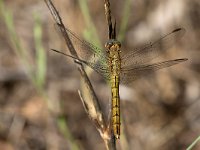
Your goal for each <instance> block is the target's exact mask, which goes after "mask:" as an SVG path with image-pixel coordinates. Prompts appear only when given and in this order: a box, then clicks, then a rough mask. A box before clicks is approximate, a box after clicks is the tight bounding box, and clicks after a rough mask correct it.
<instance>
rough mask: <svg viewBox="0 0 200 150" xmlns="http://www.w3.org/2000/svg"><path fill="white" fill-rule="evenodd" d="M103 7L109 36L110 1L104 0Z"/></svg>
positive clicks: (110, 32) (110, 31)
mask: <svg viewBox="0 0 200 150" xmlns="http://www.w3.org/2000/svg"><path fill="white" fill-rule="evenodd" d="M104 8H105V15H106V20H107V24H108V32H109V38H110V37H111V34H112V18H111V10H110V2H109V0H104Z"/></svg>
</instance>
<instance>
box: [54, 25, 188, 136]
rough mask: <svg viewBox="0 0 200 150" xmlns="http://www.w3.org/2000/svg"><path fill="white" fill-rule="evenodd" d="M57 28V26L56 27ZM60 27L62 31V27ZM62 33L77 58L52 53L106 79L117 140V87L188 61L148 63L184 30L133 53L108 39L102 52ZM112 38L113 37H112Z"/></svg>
mask: <svg viewBox="0 0 200 150" xmlns="http://www.w3.org/2000/svg"><path fill="white" fill-rule="evenodd" d="M57 25H58V26H59V24H57ZM59 27H60V28H62V26H59ZM65 30H66V31H67V33H68V35H69V38H70V39H71V41H72V43H73V45H74V47H75V49H76V50H77V52H78V57H79V58H77V57H75V56H73V55H68V54H66V53H63V52H61V51H58V50H55V49H52V50H53V51H55V52H58V53H60V54H63V55H65V56H68V57H71V58H73V59H75V60H76V61H77V62H79V63H82V64H84V65H87V66H89V67H90V68H92V69H93V70H95V71H96V72H97V73H99V74H101V75H102V76H103V77H104V79H105V80H107V81H109V83H110V86H111V95H112V105H111V106H112V129H113V133H114V136H115V138H117V139H118V138H119V137H120V96H119V84H128V83H131V82H132V81H134V80H136V79H137V78H139V77H141V76H145V75H148V74H150V73H152V72H154V71H156V70H159V69H163V68H166V67H170V66H173V65H175V64H178V63H181V62H184V61H186V60H187V58H181V59H174V60H168V61H163V62H158V63H151V64H148V63H147V62H149V61H151V60H152V59H153V58H155V57H157V56H158V55H160V54H161V53H163V52H165V51H166V50H167V49H169V48H170V47H171V46H173V45H174V44H175V43H176V41H177V40H179V39H180V38H181V37H182V36H183V34H184V33H185V29H183V28H177V29H175V30H173V31H172V32H170V33H168V34H166V35H164V36H163V37H161V38H160V39H158V40H156V41H155V42H152V43H150V44H148V45H147V46H145V47H144V48H141V49H136V50H132V51H129V52H128V53H123V51H121V49H120V48H121V43H120V42H119V41H117V40H116V39H115V38H111V39H110V40H108V41H107V42H106V44H105V50H101V49H100V48H98V47H96V46H94V45H93V44H91V43H89V42H86V41H84V40H81V39H80V38H79V37H77V36H76V35H75V34H74V33H72V32H71V31H70V30H69V29H65ZM114 30H115V28H114ZM114 32H115V31H114ZM111 37H115V35H114V36H111ZM161 48H162V49H161Z"/></svg>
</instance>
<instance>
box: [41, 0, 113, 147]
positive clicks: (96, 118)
mask: <svg viewBox="0 0 200 150" xmlns="http://www.w3.org/2000/svg"><path fill="white" fill-rule="evenodd" d="M44 1H45V3H46V4H47V6H48V8H49V10H50V12H51V14H52V16H53V19H54V20H55V22H56V23H57V25H58V26H59V29H60V31H61V33H62V34H63V37H64V39H65V42H66V45H67V46H68V49H69V51H70V53H71V54H72V55H73V56H75V57H77V58H78V55H77V53H76V50H75V49H74V46H73V44H72V42H71V40H70V38H69V36H68V34H67V32H66V30H65V26H64V24H63V22H62V19H61V17H60V16H59V13H58V11H57V10H56V8H55V6H54V5H53V3H52V1H51V0H44ZM74 62H75V63H76V64H77V67H78V70H79V72H80V74H81V77H82V79H83V82H84V85H85V87H86V88H85V89H87V94H88V96H87V97H84V98H83V97H82V95H81V94H80V92H79V95H80V98H81V100H82V102H83V105H84V107H85V110H86V113H87V114H88V116H89V118H90V119H91V120H92V122H93V123H94V124H95V126H96V128H97V130H98V131H99V132H100V135H101V137H102V138H103V140H104V142H105V144H106V147H107V149H108V150H115V149H116V148H115V144H114V143H115V142H113V139H112V138H111V134H110V132H109V131H108V130H107V126H106V123H105V120H104V118H103V113H102V111H101V109H100V105H99V101H98V99H97V96H96V94H95V92H94V89H93V87H92V85H91V83H90V80H89V78H88V76H87V74H86V72H85V70H84V67H83V65H82V64H81V63H78V62H77V61H76V60H74ZM85 95H86V94H84V96H85Z"/></svg>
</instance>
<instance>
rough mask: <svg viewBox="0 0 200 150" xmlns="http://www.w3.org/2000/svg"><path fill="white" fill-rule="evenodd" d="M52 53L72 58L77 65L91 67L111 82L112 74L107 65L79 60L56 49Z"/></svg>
mask: <svg viewBox="0 0 200 150" xmlns="http://www.w3.org/2000/svg"><path fill="white" fill-rule="evenodd" d="M51 50H52V51H54V52H57V53H59V54H62V55H64V56H67V57H69V58H72V59H74V60H75V62H76V63H78V64H79V63H81V64H83V65H87V66H89V67H90V68H92V69H93V70H94V71H96V72H97V73H99V74H100V75H102V76H103V77H104V79H105V80H107V81H109V79H110V74H109V70H108V66H107V65H102V64H100V63H99V62H97V63H93V62H90V61H85V60H82V59H80V58H77V57H75V56H72V55H68V54H66V53H63V52H61V51H59V50H56V49H51Z"/></svg>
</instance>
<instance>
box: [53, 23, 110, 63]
mask: <svg viewBox="0 0 200 150" xmlns="http://www.w3.org/2000/svg"><path fill="white" fill-rule="evenodd" d="M55 27H56V28H57V31H59V32H60V31H62V30H60V29H59V28H63V27H62V26H61V25H59V24H56V26H55ZM65 30H66V31H67V33H68V36H69V38H70V40H71V42H72V44H73V46H74V48H75V50H76V52H77V54H78V57H79V58H80V59H82V60H90V62H92V63H94V64H96V63H99V62H100V63H104V65H105V63H106V60H107V54H106V53H105V51H104V50H102V49H100V48H98V47H96V46H94V45H93V44H91V43H89V42H87V41H85V40H82V39H81V38H79V37H78V36H76V35H75V34H74V33H73V32H72V31H70V30H69V29H67V28H65Z"/></svg>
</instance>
